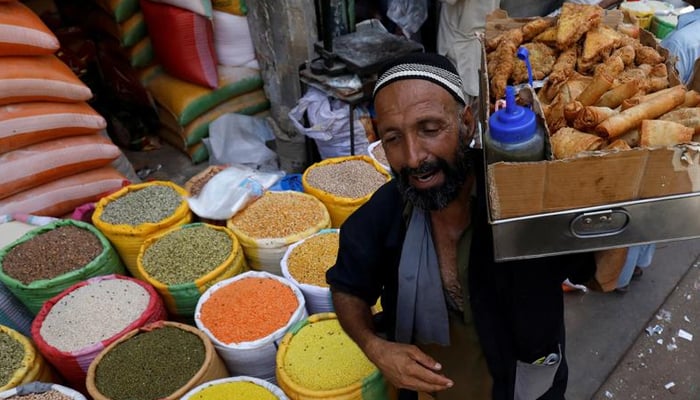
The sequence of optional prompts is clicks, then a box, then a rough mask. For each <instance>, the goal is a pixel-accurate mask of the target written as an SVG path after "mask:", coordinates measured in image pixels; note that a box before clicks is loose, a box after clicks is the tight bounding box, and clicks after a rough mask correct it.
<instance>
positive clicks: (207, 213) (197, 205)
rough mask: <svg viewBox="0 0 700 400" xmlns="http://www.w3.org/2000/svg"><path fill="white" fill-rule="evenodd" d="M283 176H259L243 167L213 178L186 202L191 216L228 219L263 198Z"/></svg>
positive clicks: (267, 174) (222, 172) (234, 167)
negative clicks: (191, 213) (265, 192)
mask: <svg viewBox="0 0 700 400" xmlns="http://www.w3.org/2000/svg"><path fill="white" fill-rule="evenodd" d="M283 176H284V172H282V171H277V172H260V171H256V170H254V169H252V168H248V167H245V166H242V165H238V166H231V167H228V168H226V169H224V170H222V171H221V172H219V173H218V174H216V175H214V176H213V177H212V178H211V179H210V180H209V181H208V182H207V183H206V184H205V185H204V187H203V188H202V191H201V192H200V193H199V194H198V195H197V196H195V197H189V198H187V202H188V203H189V205H190V209H191V210H192V212H194V213H195V214H197V215H198V216H199V217H201V218H209V219H216V220H224V219H228V218H231V217H232V216H233V215H234V214H236V213H237V212H238V211H240V210H241V209H243V207H245V206H246V205H247V204H248V203H249V202H251V201H252V200H255V199H257V198H258V197H260V196H262V194H263V191H265V190H266V189H268V188H270V187H271V186H272V185H274V184H275V183H276V182H277V181H278V180H280V179H281V178H282V177H283Z"/></svg>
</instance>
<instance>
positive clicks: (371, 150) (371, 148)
mask: <svg viewBox="0 0 700 400" xmlns="http://www.w3.org/2000/svg"><path fill="white" fill-rule="evenodd" d="M381 145H382V141H381V140H377V141H376V142H372V143H370V145H369V147H367V154H369V157H370V158H371V159H372V160H374V161H376V162H377V164H379V165H381V166H382V168H384V169H385V170H386V172H388V173H391V167H389V166H388V165H387V162H386V161H384V160H381V161H380V160H378V159H377V156H376V155H374V149H376V148H377V147H379V146H381Z"/></svg>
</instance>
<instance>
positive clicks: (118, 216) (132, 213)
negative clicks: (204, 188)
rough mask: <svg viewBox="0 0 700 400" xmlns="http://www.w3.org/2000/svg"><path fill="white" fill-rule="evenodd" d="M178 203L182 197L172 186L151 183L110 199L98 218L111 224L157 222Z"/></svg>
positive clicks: (169, 213)
mask: <svg viewBox="0 0 700 400" xmlns="http://www.w3.org/2000/svg"><path fill="white" fill-rule="evenodd" d="M180 204H182V197H181V196H180V194H179V193H178V192H177V191H175V190H174V189H173V188H171V187H169V186H164V185H151V186H146V187H144V188H142V189H139V190H135V191H133V192H128V193H126V194H125V195H123V196H121V197H119V198H117V199H114V200H112V201H110V202H109V203H107V205H105V207H104V209H103V210H102V214H101V215H100V219H102V221H104V222H107V223H109V224H113V225H120V224H126V225H132V226H137V225H141V224H145V223H149V222H150V223H157V222H160V221H162V220H164V219H166V218H167V217H169V216H171V215H172V214H173V213H174V212H175V210H177V209H178V207H180Z"/></svg>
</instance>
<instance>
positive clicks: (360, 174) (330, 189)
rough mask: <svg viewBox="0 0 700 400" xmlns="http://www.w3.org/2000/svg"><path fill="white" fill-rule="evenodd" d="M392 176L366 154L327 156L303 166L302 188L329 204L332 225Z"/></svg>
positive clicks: (336, 224)
mask: <svg viewBox="0 0 700 400" xmlns="http://www.w3.org/2000/svg"><path fill="white" fill-rule="evenodd" d="M390 179H391V175H389V173H388V172H387V171H386V170H385V169H384V167H382V166H381V165H380V164H379V163H377V162H376V161H374V160H372V158H371V157H369V156H366V155H359V156H347V157H335V158H328V159H325V160H323V161H320V162H317V163H315V164H313V165H311V166H310V167H309V168H307V169H306V171H305V172H304V174H303V175H302V184H303V186H304V192H306V193H309V194H310V195H312V196H314V197H316V198H318V199H319V200H321V202H323V204H325V206H326V208H328V212H329V213H330V215H331V223H332V227H333V228H339V227H340V226H341V225H342V224H343V222H345V220H346V219H347V218H348V217H349V216H350V214H352V213H353V212H354V211H355V210H356V209H358V208H359V207H360V206H361V205H363V204H364V203H366V202H367V200H369V198H370V197H372V194H373V193H374V192H375V191H376V190H377V189H379V187H380V186H382V185H383V184H385V183H386V182H388V181H389V180H390Z"/></svg>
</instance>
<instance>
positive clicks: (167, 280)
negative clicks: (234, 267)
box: [142, 225, 233, 285]
mask: <svg viewBox="0 0 700 400" xmlns="http://www.w3.org/2000/svg"><path fill="white" fill-rule="evenodd" d="M232 246H233V241H232V240H231V238H230V237H229V235H227V234H226V232H224V231H220V230H217V229H213V228H210V227H207V226H204V225H202V226H194V227H185V228H181V229H178V230H176V231H173V232H170V233H168V234H166V235H165V236H162V237H161V238H160V239H158V240H156V241H155V242H153V244H152V245H151V246H149V247H148V248H147V249H146V251H145V252H144V254H143V259H142V262H143V268H144V269H145V270H146V272H148V274H149V275H151V276H152V277H153V278H155V279H156V280H158V281H160V282H162V283H164V284H166V285H175V284H178V283H186V282H193V281H195V280H196V279H198V278H200V277H202V276H204V275H206V274H207V273H209V272H211V271H213V270H214V269H216V267H218V266H219V265H221V264H222V263H223V262H224V261H225V260H226V258H227V257H228V256H229V255H230V254H231V249H232Z"/></svg>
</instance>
